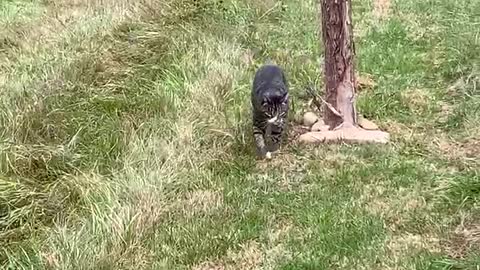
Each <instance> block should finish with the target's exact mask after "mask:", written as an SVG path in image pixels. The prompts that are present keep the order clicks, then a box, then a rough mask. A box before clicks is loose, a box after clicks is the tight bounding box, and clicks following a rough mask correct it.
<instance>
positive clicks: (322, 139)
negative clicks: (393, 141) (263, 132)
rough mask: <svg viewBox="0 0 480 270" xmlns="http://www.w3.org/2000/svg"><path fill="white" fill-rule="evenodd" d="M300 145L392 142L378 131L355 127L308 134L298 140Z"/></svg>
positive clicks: (388, 136) (383, 133)
mask: <svg viewBox="0 0 480 270" xmlns="http://www.w3.org/2000/svg"><path fill="white" fill-rule="evenodd" d="M298 140H299V142H300V143H306V144H321V143H338V142H345V143H359V144H362V143H380V144H386V143H388V142H389V140H390V134H388V133H386V132H382V131H378V130H365V129H360V128H355V127H347V128H340V129H337V130H329V131H323V132H314V131H312V132H307V133H305V134H302V135H300V137H299V138H298Z"/></svg>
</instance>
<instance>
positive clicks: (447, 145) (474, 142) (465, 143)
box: [429, 135, 480, 164]
mask: <svg viewBox="0 0 480 270" xmlns="http://www.w3.org/2000/svg"><path fill="white" fill-rule="evenodd" d="M429 145H430V149H432V151H433V152H435V153H438V154H439V155H440V156H441V157H443V158H445V159H447V160H451V161H460V162H466V163H473V164H477V163H480V159H479V156H480V141H479V140H478V139H476V138H469V139H463V140H461V141H458V140H455V139H452V138H450V137H448V136H446V135H441V136H439V137H435V138H433V140H431V141H430V144H429Z"/></svg>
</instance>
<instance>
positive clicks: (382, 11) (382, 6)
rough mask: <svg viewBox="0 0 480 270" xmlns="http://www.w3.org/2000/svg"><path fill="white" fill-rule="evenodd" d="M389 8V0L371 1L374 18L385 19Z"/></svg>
mask: <svg viewBox="0 0 480 270" xmlns="http://www.w3.org/2000/svg"><path fill="white" fill-rule="evenodd" d="M390 9H391V2H390V0H374V1H373V14H374V16H375V17H376V18H380V19H385V18H388V15H389V13H390Z"/></svg>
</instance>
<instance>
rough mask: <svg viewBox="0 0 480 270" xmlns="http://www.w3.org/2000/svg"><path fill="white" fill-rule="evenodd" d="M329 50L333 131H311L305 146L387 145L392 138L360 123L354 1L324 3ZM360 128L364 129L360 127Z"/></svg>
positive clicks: (328, 118) (327, 110)
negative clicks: (354, 33) (354, 41)
mask: <svg viewBox="0 0 480 270" xmlns="http://www.w3.org/2000/svg"><path fill="white" fill-rule="evenodd" d="M320 3H321V4H320V6H321V21H322V34H323V43H324V45H325V46H324V48H325V87H326V90H325V100H324V103H325V106H324V110H323V111H324V112H323V118H324V122H325V124H326V125H328V126H329V130H327V131H320V132H315V131H312V132H307V133H305V134H302V135H301V136H300V137H299V140H300V142H304V143H315V144H316V143H326V142H340V141H342V142H348V143H387V142H388V141H389V138H390V135H389V134H388V133H386V132H382V131H380V130H366V129H367V126H366V125H364V123H365V121H363V123H362V122H361V123H357V113H356V109H355V70H354V55H355V47H354V44H353V27H352V3H351V0H320ZM359 125H360V126H359Z"/></svg>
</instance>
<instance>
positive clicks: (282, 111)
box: [261, 93, 288, 125]
mask: <svg viewBox="0 0 480 270" xmlns="http://www.w3.org/2000/svg"><path fill="white" fill-rule="evenodd" d="M261 105H262V111H263V113H264V114H265V116H267V118H268V120H267V121H268V123H270V124H274V125H282V124H284V122H285V118H286V116H287V112H288V93H285V94H283V95H277V96H273V97H272V96H269V95H267V96H264V97H263V99H262V104H261Z"/></svg>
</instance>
